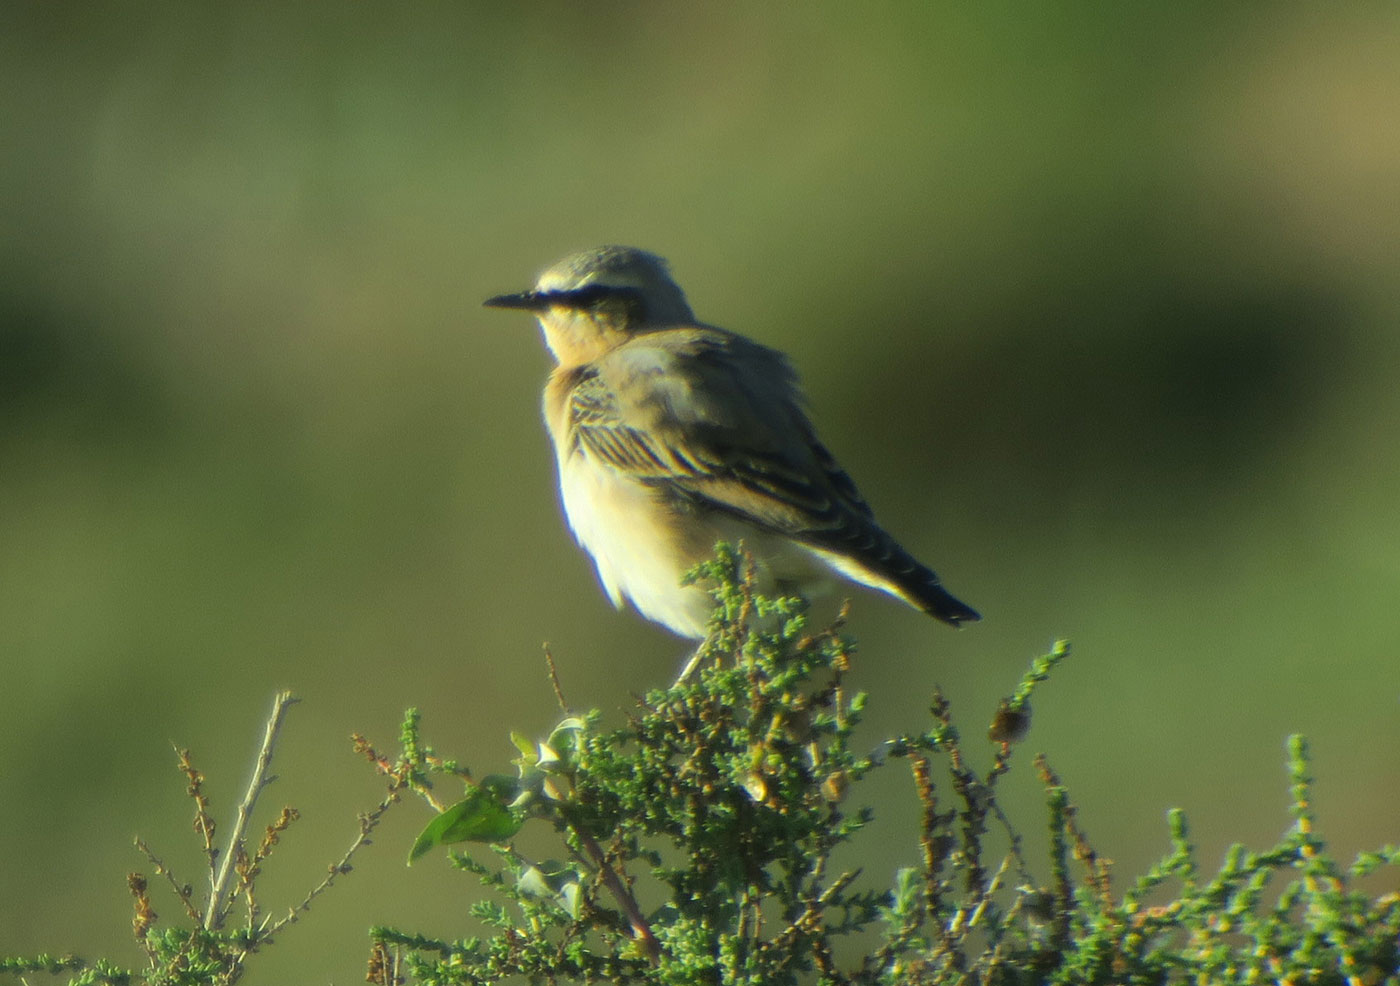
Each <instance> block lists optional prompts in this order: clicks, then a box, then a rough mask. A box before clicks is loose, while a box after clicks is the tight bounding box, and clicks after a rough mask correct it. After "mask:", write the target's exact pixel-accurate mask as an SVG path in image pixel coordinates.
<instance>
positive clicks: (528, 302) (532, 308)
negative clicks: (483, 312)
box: [482, 291, 549, 312]
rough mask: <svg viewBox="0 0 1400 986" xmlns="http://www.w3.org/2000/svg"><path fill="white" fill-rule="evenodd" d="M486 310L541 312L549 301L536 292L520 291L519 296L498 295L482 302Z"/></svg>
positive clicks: (547, 305)
mask: <svg viewBox="0 0 1400 986" xmlns="http://www.w3.org/2000/svg"><path fill="white" fill-rule="evenodd" d="M482 305H483V307H486V308H519V309H522V310H523V311H527V312H542V311H544V310H545V309H546V308H548V307H549V299H547V298H546V297H545V296H544V295H542V294H540V292H538V291H521V292H520V293H519V294H498V295H496V297H494V298H487V299H486V300H485V301H483V302H482Z"/></svg>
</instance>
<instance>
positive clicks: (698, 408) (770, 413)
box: [486, 246, 978, 638]
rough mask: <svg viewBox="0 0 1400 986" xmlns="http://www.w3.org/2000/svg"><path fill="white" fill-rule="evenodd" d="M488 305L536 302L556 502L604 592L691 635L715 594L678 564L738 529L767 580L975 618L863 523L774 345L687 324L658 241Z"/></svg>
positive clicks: (558, 268)
mask: <svg viewBox="0 0 1400 986" xmlns="http://www.w3.org/2000/svg"><path fill="white" fill-rule="evenodd" d="M486 305H487V306H488V307H492V308H519V309H523V310H525V311H528V312H532V313H534V315H535V316H536V317H537V318H538V319H539V322H540V327H541V328H542V329H543V330H544V339H545V343H546V344H547V345H548V346H549V349H550V351H551V352H552V353H553V354H554V358H555V360H556V361H557V362H558V364H559V365H558V366H557V367H556V368H555V369H554V372H553V373H551V374H550V377H549V382H548V384H547V385H546V386H545V389H544V418H545V423H546V424H547V425H548V427H549V435H550V438H551V439H553V441H554V452H555V456H556V458H557V460H558V465H559V487H560V491H561V492H562V493H563V499H564V511H565V513H566V514H567V516H568V520H569V527H570V528H572V529H573V532H574V536H575V537H576V538H577V539H578V541H579V543H580V544H581V545H583V547H584V548H585V549H586V550H587V551H588V553H589V554H590V555H592V556H593V561H594V564H595V565H596V566H597V568H598V576H599V578H600V579H601V580H602V582H603V587H604V588H605V589H606V590H607V593H608V596H609V598H611V599H612V601H613V605H615V606H617V607H619V608H620V607H621V606H622V603H623V600H624V599H630V600H631V601H632V604H633V605H634V606H636V607H637V610H638V611H639V612H640V613H641V614H642V615H643V616H645V617H647V618H648V619H650V620H654V621H655V622H657V623H661V624H663V625H664V626H667V627H669V628H670V629H671V630H673V631H675V632H676V633H678V634H680V635H681V636H684V637H694V638H700V637H704V636H705V630H706V623H707V621H708V619H709V616H710V613H711V611H712V610H713V608H714V603H713V601H712V600H711V598H710V596H709V594H708V593H706V592H704V591H703V590H701V589H699V588H697V587H694V586H689V587H682V586H681V584H680V583H681V577H682V576H683V575H684V574H685V572H686V571H687V570H688V569H690V568H691V567H692V566H694V565H695V564H697V563H698V562H700V561H703V560H705V559H706V558H709V557H711V556H712V555H713V551H714V545H715V542H716V541H720V540H724V541H729V542H731V543H738V542H739V541H740V540H741V539H742V540H743V542H744V544H745V545H746V546H747V547H748V549H749V551H750V552H751V553H752V554H753V556H754V559H755V562H756V565H757V568H758V575H759V578H760V586H761V587H762V588H765V589H766V590H767V591H769V592H770V593H771V592H772V591H773V590H777V591H778V592H782V593H792V592H809V591H811V589H812V588H813V587H814V586H819V585H820V584H821V583H822V582H823V581H829V580H830V579H829V577H830V574H831V572H832V571H833V570H834V571H836V572H838V573H840V574H841V575H844V576H846V577H847V578H849V579H852V580H854V581H856V582H859V583H862V584H863V585H867V586H871V587H873V588H875V589H880V590H882V591H884V592H887V593H889V594H890V595H892V596H895V597H897V598H899V599H902V600H904V601H905V602H906V603H908V604H909V605H910V606H913V607H915V608H916V609H920V610H923V611H924V612H925V613H928V614H929V615H931V616H936V617H938V619H940V620H943V621H944V622H946V623H951V624H953V625H954V626H957V625H958V624H960V623H965V622H969V621H972V620H976V619H978V615H977V612H976V611H975V610H973V609H972V608H971V607H969V606H967V605H965V604H964V603H962V602H959V601H958V600H957V599H955V598H953V596H951V595H950V594H949V593H948V592H947V591H946V590H945V589H944V588H943V586H942V585H941V584H940V583H939V581H938V576H937V575H935V574H934V573H933V572H932V571H931V570H930V569H928V568H927V567H925V566H924V565H922V564H920V563H919V562H918V561H916V560H915V559H914V558H913V556H911V555H910V554H909V553H908V552H907V551H905V550H904V549H903V548H901V547H900V546H899V545H898V544H897V543H896V542H895V540H894V538H892V537H890V536H889V535H888V534H886V533H885V531H884V530H883V529H882V528H881V527H880V525H879V524H877V523H876V522H875V517H874V515H873V514H872V513H871V511H870V507H869V506H867V505H866V502H865V500H864V499H862V497H861V495H860V493H859V491H857V489H856V487H855V484H854V483H853V482H851V478H850V477H849V476H847V475H846V473H845V471H844V470H843V469H842V468H841V467H840V466H839V465H837V463H836V460H835V459H833V458H832V456H831V453H830V452H828V451H827V450H826V447H825V446H824V445H822V443H821V442H820V441H818V439H817V436H816V433H815V431H814V430H813V428H812V424H811V422H810V421H809V420H808V419H807V415H806V413H805V412H804V411H803V407H802V396H801V393H800V391H799V389H798V385H797V376H796V374H795V373H794V371H793V369H792V366H791V365H790V364H789V363H788V360H787V357H785V356H784V355H783V354H782V353H780V352H778V351H777V350H774V349H769V348H768V347H767V346H763V345H760V344H759V343H756V342H754V341H752V340H750V339H746V338H744V337H743V336H741V335H737V334H735V333H733V332H729V331H726V330H725V329H720V328H715V327H714V326H710V325H705V324H703V323H701V322H697V321H696V319H695V315H694V314H693V313H692V312H691V310H690V305H689V304H688V303H687V302H686V300H685V295H684V294H683V293H682V292H681V289H680V288H679V287H678V286H677V285H676V282H675V281H673V280H671V277H670V275H669V273H668V270H667V265H666V261H664V260H663V259H661V258H660V257H658V256H656V255H655V254H652V253H647V252H646V251H644V250H638V249H636V248H634V247H622V246H605V247H599V248H597V249H594V250H587V251H585V252H583V253H578V254H574V255H573V256H571V257H566V258H565V259H564V260H561V261H559V263H557V264H555V265H554V266H553V267H550V268H549V269H548V270H546V271H545V272H544V273H543V274H541V275H540V278H539V281H538V282H537V283H536V284H535V287H534V289H533V290H530V291H525V292H523V293H521V294H503V295H499V296H497V297H495V298H491V299H489V300H488V301H487V302H486ZM823 577H825V578H823Z"/></svg>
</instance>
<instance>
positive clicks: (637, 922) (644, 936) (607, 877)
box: [564, 814, 661, 965]
mask: <svg viewBox="0 0 1400 986" xmlns="http://www.w3.org/2000/svg"><path fill="white" fill-rule="evenodd" d="M564 817H565V819H566V821H567V823H568V826H569V828H570V830H572V832H573V833H574V835H576V836H577V837H578V841H579V842H580V843H581V844H582V845H583V850H584V852H586V853H587V854H588V858H589V859H590V860H591V861H592V862H593V865H594V866H596V867H597V868H598V876H599V877H600V878H601V879H602V881H603V885H604V886H605V887H607V888H608V892H609V893H611V894H612V895H613V899H614V900H616V901H617V902H618V904H619V905H621V907H622V909H623V911H625V912H626V913H627V923H628V924H630V925H631V926H632V938H633V940H634V941H636V942H637V944H638V946H640V948H641V950H642V953H643V954H644V955H646V957H647V959H648V960H649V961H650V962H651V964H652V965H656V963H657V961H658V960H659V959H660V958H661V943H660V942H659V941H657V940H656V936H655V935H654V934H652V932H651V926H650V925H649V924H647V919H646V918H645V917H644V916H643V915H642V909H641V907H640V906H638V904H637V898H636V897H634V896H632V891H631V890H629V889H628V888H627V886H626V885H625V884H624V883H623V882H622V880H621V879H620V878H619V877H618V875H617V871H616V870H614V869H613V867H612V863H610V862H608V857H607V855H606V854H605V853H604V852H603V847H602V846H600V845H598V840H597V839H595V838H593V836H592V835H590V834H589V833H588V832H587V831H585V830H584V828H583V826H581V825H575V824H574V822H573V820H572V819H570V818H569V817H568V815H567V814H566V815H565V816H564Z"/></svg>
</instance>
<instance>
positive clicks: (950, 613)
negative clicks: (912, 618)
mask: <svg viewBox="0 0 1400 986" xmlns="http://www.w3.org/2000/svg"><path fill="white" fill-rule="evenodd" d="M924 612H925V613H927V614H928V615H929V616H933V617H937V618H938V619H940V620H942V621H943V622H944V623H947V624H948V625H949V626H954V627H961V626H962V625H963V624H964V623H976V622H977V621H978V620H980V619H982V614H981V613H979V612H977V610H975V609H973V608H972V607H971V606H969V605H968V604H967V603H965V602H963V601H962V600H961V599H958V598H956V597H955V596H953V595H952V594H950V593H948V592H945V591H944V590H943V589H942V588H939V589H937V590H936V591H935V592H933V593H930V594H929V597H928V598H927V599H925V600H924Z"/></svg>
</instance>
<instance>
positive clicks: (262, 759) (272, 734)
mask: <svg viewBox="0 0 1400 986" xmlns="http://www.w3.org/2000/svg"><path fill="white" fill-rule="evenodd" d="M296 701H297V700H296V699H295V698H293V697H292V693H291V692H278V693H277V695H276V697H275V698H274V699H273V701H272V713H271V714H270V715H269V716H268V718H267V728H266V729H265V730H264V732H263V741H262V746H261V748H259V750H258V758H257V762H256V764H255V765H254V767H253V777H252V779H251V780H250V781H249V782H248V791H247V793H245V794H244V795H243V801H242V803H241V804H239V806H238V816H237V819H236V820H235V821H234V825H233V832H232V833H231V834H230V836H229V840H228V845H227V847H226V848H225V850H224V859H223V864H222V865H221V866H220V867H219V874H218V876H217V877H216V878H215V879H214V881H213V884H212V886H211V887H210V890H209V909H208V910H207V911H205V913H204V930H205V931H213V930H216V929H217V928H218V927H219V926H220V925H222V924H223V921H224V918H225V917H226V916H227V914H228V909H229V901H230V899H231V894H230V891H229V882H230V880H231V878H232V876H233V874H234V861H235V860H236V859H237V857H238V856H239V851H238V850H239V847H241V846H242V845H243V835H244V833H245V832H247V830H248V819H249V818H250V817H251V816H252V814H253V808H254V806H256V805H257V803H258V795H260V794H261V793H262V789H263V788H265V787H266V786H267V785H268V784H270V783H272V780H273V778H272V776H271V775H269V774H268V768H269V767H270V766H272V751H273V748H274V747H275V746H276V744H277V734H278V733H279V732H280V731H281V729H282V722H283V720H284V719H286V717H287V710H288V709H289V708H290V707H291V706H292V705H293V704H295V703H296Z"/></svg>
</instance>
